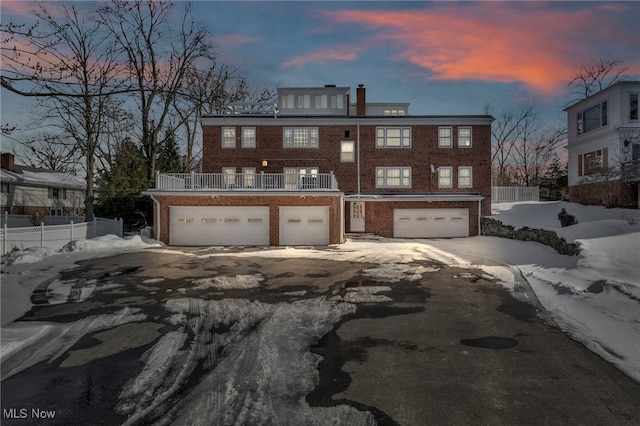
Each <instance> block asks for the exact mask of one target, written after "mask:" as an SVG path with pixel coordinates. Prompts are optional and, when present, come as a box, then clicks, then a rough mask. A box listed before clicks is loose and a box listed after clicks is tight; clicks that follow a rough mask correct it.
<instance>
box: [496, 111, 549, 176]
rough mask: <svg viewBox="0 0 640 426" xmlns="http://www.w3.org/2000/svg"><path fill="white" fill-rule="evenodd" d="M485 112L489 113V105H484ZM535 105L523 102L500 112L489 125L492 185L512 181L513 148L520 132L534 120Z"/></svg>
mask: <svg viewBox="0 0 640 426" xmlns="http://www.w3.org/2000/svg"><path fill="white" fill-rule="evenodd" d="M485 114H487V115H490V114H491V107H490V105H486V106H485ZM535 116H536V112H535V107H534V105H533V104H532V103H523V104H521V105H519V106H517V107H515V108H511V109H508V110H505V111H503V112H501V113H500V114H499V115H498V117H496V120H495V121H494V123H493V125H492V126H491V138H492V150H491V164H492V165H493V168H494V173H493V182H492V184H493V185H494V186H508V185H510V184H511V183H512V176H511V173H510V171H511V169H512V162H513V150H514V148H515V146H516V143H517V142H518V140H519V139H520V137H521V136H522V132H523V131H524V130H525V129H527V128H528V126H531V125H532V123H534V122H535Z"/></svg>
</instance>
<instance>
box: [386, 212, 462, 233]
mask: <svg viewBox="0 0 640 426" xmlns="http://www.w3.org/2000/svg"><path fill="white" fill-rule="evenodd" d="M393 235H394V236H395V237H396V238H453V237H468V236H469V209H395V210H394V212H393Z"/></svg>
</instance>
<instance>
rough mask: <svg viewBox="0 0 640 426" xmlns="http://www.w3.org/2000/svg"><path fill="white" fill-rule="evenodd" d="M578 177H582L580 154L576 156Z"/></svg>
mask: <svg viewBox="0 0 640 426" xmlns="http://www.w3.org/2000/svg"><path fill="white" fill-rule="evenodd" d="M578 176H582V154H580V155H578Z"/></svg>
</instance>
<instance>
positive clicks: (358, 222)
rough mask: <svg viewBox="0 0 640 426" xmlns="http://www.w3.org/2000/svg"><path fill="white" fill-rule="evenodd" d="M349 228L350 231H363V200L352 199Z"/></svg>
mask: <svg viewBox="0 0 640 426" xmlns="http://www.w3.org/2000/svg"><path fill="white" fill-rule="evenodd" d="M349 210H350V211H351V218H350V221H349V230H350V231H351V232H364V201H352V202H351V208H350V209H349Z"/></svg>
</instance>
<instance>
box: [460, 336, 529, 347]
mask: <svg viewBox="0 0 640 426" xmlns="http://www.w3.org/2000/svg"><path fill="white" fill-rule="evenodd" d="M460 343H462V344H463V345H465V346H472V347H474V348H484V349H509V348H512V347H514V346H516V345H517V344H518V341H517V340H516V339H511V338H509V337H495V336H488V337H480V338H477V339H461V340H460Z"/></svg>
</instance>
